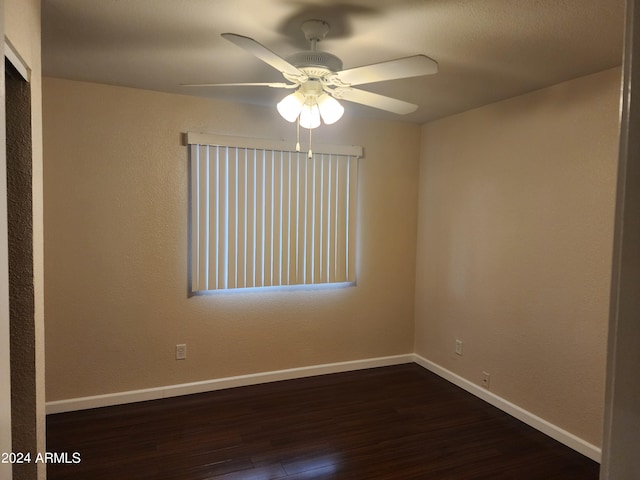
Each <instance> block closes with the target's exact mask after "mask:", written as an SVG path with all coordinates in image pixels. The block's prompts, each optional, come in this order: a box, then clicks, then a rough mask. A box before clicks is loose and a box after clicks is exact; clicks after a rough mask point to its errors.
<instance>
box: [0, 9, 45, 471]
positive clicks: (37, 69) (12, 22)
mask: <svg viewBox="0 0 640 480" xmlns="http://www.w3.org/2000/svg"><path fill="white" fill-rule="evenodd" d="M40 3H41V2H40V0H4V6H5V35H6V37H7V39H8V40H9V42H11V44H12V45H13V47H14V48H15V49H16V51H17V53H18V54H19V55H20V57H21V58H22V59H23V60H24V62H25V63H26V65H27V66H28V67H29V68H30V70H31V79H30V80H31V82H30V83H31V130H32V131H31V136H32V167H33V176H32V181H33V197H32V200H33V263H34V270H33V279H34V302H35V337H36V338H35V353H36V405H37V411H36V416H37V424H38V428H37V437H38V438H37V443H38V448H39V450H40V451H45V449H46V446H45V440H46V435H45V391H44V390H45V367H44V259H43V249H44V236H43V196H42V195H43V194H42V191H43V174H42V163H43V156H42V94H41V91H42V66H41V58H40V56H41V49H40V43H41V42H40V38H41V28H40ZM44 467H45V466H44V465H42V464H40V465H38V478H45V475H46V473H45V470H46V469H45V468H44Z"/></svg>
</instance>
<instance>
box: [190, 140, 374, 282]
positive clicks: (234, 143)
mask: <svg viewBox="0 0 640 480" xmlns="http://www.w3.org/2000/svg"><path fill="white" fill-rule="evenodd" d="M187 143H188V144H189V150H190V163H191V290H192V291H193V292H202V291H208V290H221V289H237V288H251V287H268V286H283V285H303V284H326V283H341V282H355V279H356V276H355V273H356V272H355V270H356V269H355V259H356V252H355V245H356V242H355V235H356V211H357V209H356V198H357V178H358V158H359V157H360V156H361V152H362V149H361V148H360V147H349V146H322V145H316V146H314V149H317V153H315V154H314V155H313V156H312V158H308V157H307V152H292V151H290V150H287V149H286V148H287V147H290V146H289V145H288V144H286V143H284V142H274V141H267V140H264V141H263V140H258V139H249V138H238V137H225V136H214V135H204V134H193V133H189V134H187Z"/></svg>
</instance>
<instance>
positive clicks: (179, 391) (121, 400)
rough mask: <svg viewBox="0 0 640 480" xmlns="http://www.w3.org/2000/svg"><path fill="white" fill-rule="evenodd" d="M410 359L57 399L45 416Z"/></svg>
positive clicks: (402, 360)
mask: <svg viewBox="0 0 640 480" xmlns="http://www.w3.org/2000/svg"><path fill="white" fill-rule="evenodd" d="M412 362H413V354H407V355H395V356H391V357H380V358H369V359H364V360H353V361H349V362H339V363H328V364H324V365H314V366H309V367H300V368H290V369H286V370H276V371H271V372H262V373H255V374H250V375H239V376H236V377H226V378H217V379H214V380H205V381H202V382H193V383H183V384H179V385H168V386H165V387H156V388H147V389H143V390H131V391H128V392H118V393H108V394H106V395H95V396H91V397H81V398H72V399H68V400H57V401H53V402H47V404H46V411H47V415H49V414H53V413H63V412H70V411H74V410H85V409H88V408H97V407H107V406H112V405H122V404H125V403H133V402H142V401H145V400H157V399H160V398H169V397H177V396H179V395H189V394H192V393H203V392H211V391H214V390H223V389H226V388H233V387H243V386H247V385H257V384H261V383H268V382H277V381H280V380H291V379H296V378H304V377H312V376H315V375H325V374H328V373H340V372H350V371H354V370H362V369H365V368H375V367H386V366H389V365H400V364H403V363H412Z"/></svg>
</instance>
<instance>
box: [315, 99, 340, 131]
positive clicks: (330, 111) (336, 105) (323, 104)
mask: <svg viewBox="0 0 640 480" xmlns="http://www.w3.org/2000/svg"><path fill="white" fill-rule="evenodd" d="M318 108H319V109H320V115H321V116H322V121H323V122H324V123H326V124H327V125H331V124H332V123H336V122H337V121H338V120H340V118H342V114H343V113H344V107H343V106H342V105H340V102H338V101H337V100H336V99H335V98H333V97H330V96H329V95H327V94H326V93H323V94H322V95H320V96H319V97H318Z"/></svg>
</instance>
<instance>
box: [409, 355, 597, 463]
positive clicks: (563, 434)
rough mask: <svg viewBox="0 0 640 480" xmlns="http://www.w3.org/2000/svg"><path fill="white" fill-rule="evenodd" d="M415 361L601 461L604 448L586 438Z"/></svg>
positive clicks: (421, 360) (440, 369) (422, 360)
mask: <svg viewBox="0 0 640 480" xmlns="http://www.w3.org/2000/svg"><path fill="white" fill-rule="evenodd" d="M414 360H415V362H416V363H417V364H418V365H420V366H422V367H424V368H426V369H427V370H429V371H431V372H433V373H435V374H436V375H438V376H440V377H442V378H444V379H445V380H448V381H450V382H451V383H453V384H454V385H457V386H458V387H460V388H462V389H463V390H466V391H467V392H469V393H471V394H473V395H475V396H476V397H478V398H480V399H482V400H484V401H485V402H487V403H489V404H491V405H493V406H494V407H496V408H499V409H500V410H502V411H503V412H505V413H507V414H509V415H511V416H512V417H515V418H517V419H518V420H520V421H522V422H524V423H526V424H527V425H529V426H531V427H533V428H535V429H536V430H538V431H540V432H542V433H544V434H545V435H548V436H550V437H551V438H553V439H555V440H557V441H559V442H560V443H563V444H565V445H566V446H567V447H569V448H572V449H573V450H575V451H577V452H579V453H581V454H583V455H584V456H586V457H589V458H590V459H591V460H594V461H596V462H600V460H601V457H602V450H601V449H600V448H598V447H596V446H595V445H592V444H590V443H588V442H586V441H585V440H583V439H581V438H579V437H577V436H575V435H574V434H572V433H569V432H567V431H566V430H563V429H562V428H560V427H558V426H557V425H554V424H552V423H550V422H548V421H547V420H545V419H543V418H540V417H538V416H537V415H534V414H533V413H531V412H529V411H527V410H525V409H523V408H521V407H519V406H517V405H515V404H513V403H511V402H509V401H508V400H505V399H504V398H502V397H499V396H498V395H496V394H495V393H493V392H490V391H489V390H486V389H485V388H483V387H481V386H480V385H476V384H475V383H472V382H470V381H469V380H467V379H465V378H462V377H461V376H459V375H456V374H455V373H453V372H451V371H450V370H447V369H446V368H443V367H441V366H440V365H437V364H435V363H433V362H431V361H429V360H427V359H426V358H424V357H421V356H420V355H417V354H416V355H414Z"/></svg>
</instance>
